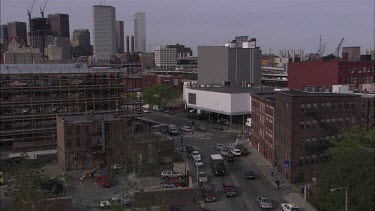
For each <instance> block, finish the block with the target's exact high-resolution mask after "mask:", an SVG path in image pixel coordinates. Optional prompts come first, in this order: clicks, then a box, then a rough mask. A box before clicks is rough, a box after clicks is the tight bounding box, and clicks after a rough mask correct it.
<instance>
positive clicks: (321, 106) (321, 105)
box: [320, 103, 326, 111]
mask: <svg viewBox="0 0 375 211" xmlns="http://www.w3.org/2000/svg"><path fill="white" fill-rule="evenodd" d="M325 107H326V105H325V103H321V104H320V110H322V111H324V109H325Z"/></svg>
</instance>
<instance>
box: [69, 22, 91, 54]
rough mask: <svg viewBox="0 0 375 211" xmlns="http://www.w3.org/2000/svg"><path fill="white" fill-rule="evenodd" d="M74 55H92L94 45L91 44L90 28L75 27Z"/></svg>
mask: <svg viewBox="0 0 375 211" xmlns="http://www.w3.org/2000/svg"><path fill="white" fill-rule="evenodd" d="M71 43H72V47H73V49H72V51H73V56H74V57H76V58H78V57H80V56H90V55H92V46H91V45H90V31H89V30H88V29H74V31H73V39H72V42H71Z"/></svg>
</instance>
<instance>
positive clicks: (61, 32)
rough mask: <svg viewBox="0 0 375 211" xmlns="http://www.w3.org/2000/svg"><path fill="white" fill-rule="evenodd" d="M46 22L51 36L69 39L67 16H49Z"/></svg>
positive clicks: (58, 14)
mask: <svg viewBox="0 0 375 211" xmlns="http://www.w3.org/2000/svg"><path fill="white" fill-rule="evenodd" d="M48 21H49V24H50V25H51V32H52V36H54V37H66V38H70V30H69V15H68V14H60V13H57V14H50V15H48Z"/></svg>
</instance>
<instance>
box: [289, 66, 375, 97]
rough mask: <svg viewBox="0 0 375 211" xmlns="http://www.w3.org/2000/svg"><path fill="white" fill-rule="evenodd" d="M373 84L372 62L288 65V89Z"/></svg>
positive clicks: (374, 67) (374, 81) (374, 71)
mask: <svg viewBox="0 0 375 211" xmlns="http://www.w3.org/2000/svg"><path fill="white" fill-rule="evenodd" d="M364 83H375V62H374V61H363V62H362V61H359V62H347V61H331V62H296V63H289V64H288V88H289V89H295V90H304V88H305V87H306V86H324V87H325V89H329V90H331V89H332V85H335V84H356V86H357V88H358V87H359V85H360V84H364Z"/></svg>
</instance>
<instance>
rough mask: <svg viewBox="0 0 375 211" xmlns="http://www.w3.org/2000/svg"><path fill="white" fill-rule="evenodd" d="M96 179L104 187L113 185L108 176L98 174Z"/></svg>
mask: <svg viewBox="0 0 375 211" xmlns="http://www.w3.org/2000/svg"><path fill="white" fill-rule="evenodd" d="M95 181H96V182H97V183H98V184H99V185H100V186H102V187H106V188H107V187H111V181H110V180H109V177H108V176H105V175H102V176H98V177H97V178H96V180H95Z"/></svg>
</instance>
